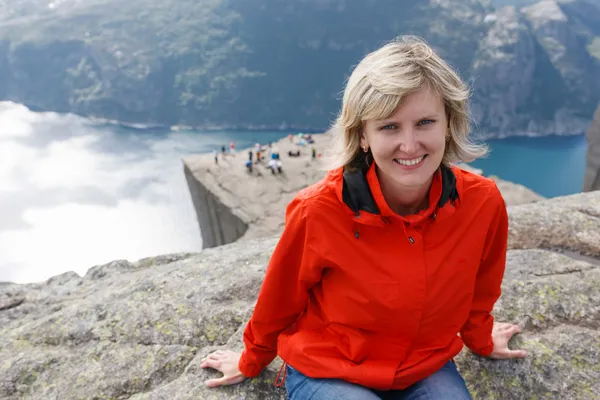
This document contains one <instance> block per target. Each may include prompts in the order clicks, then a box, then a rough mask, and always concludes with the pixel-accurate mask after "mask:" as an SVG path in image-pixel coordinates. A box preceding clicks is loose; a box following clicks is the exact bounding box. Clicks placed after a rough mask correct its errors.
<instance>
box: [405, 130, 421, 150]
mask: <svg viewBox="0 0 600 400" xmlns="http://www.w3.org/2000/svg"><path fill="white" fill-rule="evenodd" d="M418 148H419V143H418V141H417V136H416V135H415V132H413V131H412V130H410V129H409V130H406V131H404V132H402V133H401V134H400V150H401V151H402V152H404V153H406V154H407V155H413V154H414V153H415V152H416V151H417V150H418Z"/></svg>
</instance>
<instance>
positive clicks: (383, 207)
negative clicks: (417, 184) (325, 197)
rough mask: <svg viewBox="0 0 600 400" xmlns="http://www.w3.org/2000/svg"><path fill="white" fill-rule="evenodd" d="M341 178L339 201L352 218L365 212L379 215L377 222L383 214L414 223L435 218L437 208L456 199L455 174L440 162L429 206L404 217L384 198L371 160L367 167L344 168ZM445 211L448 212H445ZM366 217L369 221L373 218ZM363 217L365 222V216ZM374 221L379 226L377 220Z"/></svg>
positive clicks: (440, 208) (451, 203)
mask: <svg viewBox="0 0 600 400" xmlns="http://www.w3.org/2000/svg"><path fill="white" fill-rule="evenodd" d="M342 178H343V179H342V180H343V183H342V185H343V186H342V193H341V194H342V201H343V202H344V203H345V204H346V205H347V206H348V207H349V208H350V210H352V212H353V213H354V215H355V217H359V216H360V215H361V214H365V213H366V214H367V215H370V216H372V217H374V216H379V218H377V219H376V220H377V221H379V220H381V219H383V218H386V217H392V218H399V219H401V220H403V221H404V222H406V223H409V224H410V225H414V224H417V223H419V222H420V221H422V220H424V219H426V218H428V217H433V218H434V219H435V218H437V214H439V213H438V211H439V210H442V209H444V210H445V209H447V208H448V207H446V206H447V205H451V206H452V207H453V206H454V203H455V202H456V201H458V200H459V195H458V188H457V186H458V185H457V179H456V175H455V174H454V172H453V170H452V168H449V167H447V166H445V165H441V166H440V168H439V169H438V171H437V172H436V173H435V175H434V179H433V181H432V184H431V189H430V190H429V204H430V206H429V207H428V208H427V209H426V210H422V211H421V212H419V213H418V214H416V215H409V216H405V217H402V216H399V215H397V214H396V213H394V212H393V211H392V210H391V209H390V207H389V205H388V204H387V202H386V201H385V199H384V197H383V193H382V192H381V186H380V185H379V179H378V178H377V173H376V170H375V163H374V162H373V163H371V165H370V166H369V167H368V168H364V169H359V170H355V171H343V176H342ZM445 214H446V215H448V212H446V213H445ZM367 215H365V217H366V216H367ZM382 217H383V218H382ZM369 219H371V220H372V219H373V218H369ZM362 220H363V221H364V222H365V223H368V221H366V220H365V219H362ZM377 224H378V225H379V223H377Z"/></svg>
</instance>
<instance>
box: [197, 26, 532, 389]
mask: <svg viewBox="0 0 600 400" xmlns="http://www.w3.org/2000/svg"><path fill="white" fill-rule="evenodd" d="M468 97H469V90H468V88H467V87H466V85H465V84H464V83H463V82H462V81H461V80H460V78H459V76H458V75H457V74H456V73H455V72H454V71H453V70H452V69H451V68H450V66H449V65H448V64H447V63H446V62H445V61H443V60H442V59H441V58H440V57H439V55H438V54H436V52H435V51H434V50H433V49H432V48H431V47H430V46H429V45H427V44H426V43H425V42H424V41H422V40H420V39H418V38H415V37H402V38H400V39H398V40H395V41H393V42H391V43H389V44H387V45H385V46H383V47H382V48H380V49H379V50H377V51H375V52H373V53H371V54H368V55H367V56H366V57H365V58H364V59H363V60H362V61H361V62H360V63H359V64H358V66H357V67H356V68H355V69H354V71H353V72H352V75H351V76H350V78H349V80H348V83H347V86H346V88H345V92H344V97H343V101H342V110H341V113H340V115H339V117H338V119H337V122H336V126H335V129H334V132H335V134H334V135H335V136H334V138H333V142H332V143H333V145H334V147H333V149H334V150H333V152H332V155H333V159H332V168H331V170H330V171H329V173H328V174H327V176H326V177H325V178H324V179H323V180H322V181H320V182H318V183H316V184H314V185H312V186H310V187H308V188H306V189H303V190H302V191H300V192H299V193H298V194H297V195H296V197H295V198H294V199H293V200H292V201H291V203H290V204H289V205H288V207H287V210H286V222H285V229H284V232H283V234H282V236H281V238H280V240H279V243H278V244H277V247H276V248H275V251H274V252H273V255H272V257H271V260H270V262H269V265H268V267H267V271H266V276H265V279H264V282H263V284H262V287H261V289H260V293H259V295H258V301H257V303H256V307H255V309H254V312H253V314H252V317H251V319H250V321H249V322H248V324H247V326H246V328H245V331H244V344H245V349H244V351H243V352H242V353H237V352H233V351H230V350H219V351H216V352H213V353H211V354H209V355H208V356H207V357H206V358H204V359H203V360H202V362H201V366H202V367H203V368H214V369H217V370H218V371H220V372H222V373H223V376H222V377H220V378H216V379H211V380H209V381H207V385H208V386H211V387H215V386H220V385H229V384H234V383H239V382H242V381H243V380H244V379H246V378H247V377H250V378H251V377H255V376H257V375H258V374H260V372H261V371H262V370H263V369H264V368H265V367H266V366H267V365H268V364H269V363H270V362H271V361H272V360H273V359H274V358H275V356H276V355H277V354H279V356H280V357H281V358H282V359H283V360H284V364H283V366H282V371H280V374H282V377H281V380H283V381H285V387H286V389H287V394H288V399H290V400H305V399H355V400H358V399H360V400H378V399H403V400H415V399H435V400H444V399H459V400H460V399H470V398H471V396H470V394H469V390H468V389H467V386H466V384H465V381H464V380H463V378H462V377H461V375H460V373H459V371H458V369H457V366H456V365H455V363H454V360H453V358H454V357H455V356H456V355H457V354H458V353H459V352H460V351H461V349H462V348H463V345H466V346H467V347H468V348H469V349H470V350H471V351H473V352H474V353H476V354H479V355H480V356H484V357H490V358H495V359H507V358H518V357H525V356H526V353H525V351H523V350H511V349H509V347H508V341H509V340H510V339H511V337H512V336H513V335H515V334H516V333H519V332H520V329H519V327H518V326H516V325H513V324H509V323H495V322H494V318H493V317H492V315H491V311H492V309H493V307H494V304H495V302H496V300H497V299H498V297H499V296H500V293H501V290H500V286H501V283H502V279H503V275H504V269H505V261H506V249H507V240H508V216H507V212H506V205H505V203H504V200H503V198H502V196H501V194H500V191H499V190H498V188H497V186H496V184H495V183H494V181H492V180H491V179H488V178H485V177H482V176H480V175H477V174H472V173H469V172H467V171H464V170H462V169H460V168H458V167H456V166H454V165H453V164H454V163H455V162H457V161H472V160H474V159H476V158H478V157H481V156H483V155H484V154H486V151H487V149H486V147H485V146H481V145H478V144H475V143H473V142H472V141H471V140H470V139H469V113H468V108H467V101H468ZM286 375H287V380H286V379H285V378H286ZM278 378H279V376H278ZM276 384H277V385H280V384H283V383H282V382H281V381H280V380H279V379H277V380H276Z"/></svg>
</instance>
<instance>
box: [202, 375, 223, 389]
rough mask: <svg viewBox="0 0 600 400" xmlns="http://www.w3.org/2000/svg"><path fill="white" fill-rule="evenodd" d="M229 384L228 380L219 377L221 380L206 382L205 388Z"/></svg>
mask: <svg viewBox="0 0 600 400" xmlns="http://www.w3.org/2000/svg"><path fill="white" fill-rule="evenodd" d="M228 384H229V378H226V377H224V376H223V377H221V378H216V379H209V380H207V381H206V386H208V387H211V388H213V387H217V386H223V385H228Z"/></svg>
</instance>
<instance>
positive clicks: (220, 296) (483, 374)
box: [0, 192, 600, 400]
mask: <svg viewBox="0 0 600 400" xmlns="http://www.w3.org/2000/svg"><path fill="white" fill-rule="evenodd" d="M509 217H510V248H511V250H509V253H508V262H507V270H506V274H505V279H504V282H503V294H502V297H501V299H500V300H499V302H498V303H497V306H496V308H495V310H494V314H495V316H496V318H497V319H499V320H505V321H511V322H515V323H518V324H520V325H521V326H522V327H523V334H522V335H519V336H518V337H517V338H516V340H515V343H513V346H518V347H522V348H524V349H526V350H527V351H528V352H529V356H528V357H527V358H526V359H524V360H515V361H492V360H488V359H485V358H480V357H478V356H475V355H472V354H471V353H469V352H468V351H466V350H465V351H464V352H463V353H462V354H461V356H460V357H458V359H457V363H458V365H459V367H460V370H461V372H462V374H463V375H464V377H465V378H466V381H467V384H468V385H469V387H470V388H471V391H472V393H473V395H474V397H475V398H476V399H486V400H487V399H500V398H502V399H515V400H517V399H519V400H520V399H525V398H538V399H549V400H550V399H557V398H560V399H590V400H591V399H596V398H598V397H599V396H600V367H599V365H598V359H599V358H600V337H599V336H598V329H600V292H599V291H598V287H599V286H600V262H599V260H600V192H592V193H586V194H579V195H574V196H569V197H564V198H557V199H552V200H547V201H541V202H538V203H535V204H527V205H522V206H516V207H510V208H509ZM276 242H277V238H276V237H273V238H268V239H262V240H251V241H246V242H239V243H235V244H232V245H227V246H221V247H218V248H215V249H209V250H206V251H204V252H202V253H201V254H178V255H166V256H160V257H156V258H151V259H144V260H140V261H138V262H135V263H129V262H126V261H114V262H112V263H109V264H106V265H102V266H97V267H94V268H92V269H90V270H89V271H88V272H87V273H86V275H85V276H84V277H79V276H78V275H77V274H75V273H65V274H62V275H59V276H56V277H53V278H51V279H49V280H48V281H46V282H44V283H40V284H28V285H16V284H3V285H0V306H2V305H10V306H6V307H5V308H2V307H0V360H1V361H0V398H3V399H7V400H16V399H24V400H28V399H36V400H37V399H49V398H60V399H63V398H64V399H72V400H77V399H93V398H115V399H116V398H129V399H133V400H141V399H165V400H167V399H168V400H178V399H240V398H244V399H256V400H259V399H260V400H263V399H267V400H268V399H283V398H284V393H283V392H282V391H281V390H277V389H276V388H274V387H273V381H274V378H275V374H276V370H277V369H278V366H279V360H276V361H275V362H274V363H273V364H272V365H271V366H270V367H269V368H268V369H267V370H266V371H265V372H264V373H263V374H262V375H261V376H260V377H258V378H256V379H252V380H249V381H247V382H245V383H243V384H241V385H236V386H233V387H228V388H224V389H213V390H211V389H207V388H205V386H204V385H203V381H204V380H206V379H208V378H209V377H212V376H215V375H216V374H215V373H214V372H210V371H206V370H202V369H201V368H200V367H199V362H200V360H201V359H202V357H204V356H206V355H207V354H208V353H209V352H211V351H212V350H215V349H217V348H222V347H227V348H232V349H236V350H240V349H241V347H242V342H241V334H242V330H243V328H244V326H245V321H247V319H248V318H249V316H250V315H251V312H252V309H253V306H254V301H255V299H256V295H257V292H258V289H259V287H260V285H261V282H262V279H263V275H264V271H265V267H266V264H267V262H268V259H269V256H270V254H271V252H272V249H273V247H274V246H275V244H276ZM560 252H562V253H564V254H560Z"/></svg>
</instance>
